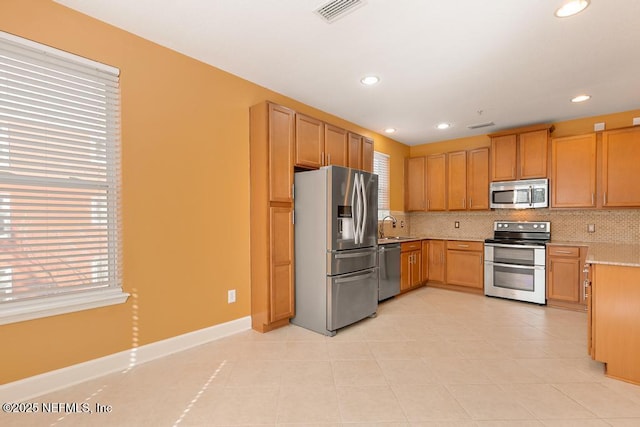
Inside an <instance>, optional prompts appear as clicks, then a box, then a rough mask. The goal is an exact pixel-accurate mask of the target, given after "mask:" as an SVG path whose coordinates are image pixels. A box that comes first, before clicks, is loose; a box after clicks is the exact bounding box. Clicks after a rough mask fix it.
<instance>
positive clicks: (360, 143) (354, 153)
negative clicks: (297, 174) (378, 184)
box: [293, 112, 373, 172]
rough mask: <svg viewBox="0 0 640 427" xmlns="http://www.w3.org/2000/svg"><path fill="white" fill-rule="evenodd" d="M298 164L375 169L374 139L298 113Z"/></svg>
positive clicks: (301, 165)
mask: <svg viewBox="0 0 640 427" xmlns="http://www.w3.org/2000/svg"><path fill="white" fill-rule="evenodd" d="M294 114H295V127H294V133H293V135H294V137H295V166H298V167H301V168H305V169H318V168H320V167H322V166H329V165H336V166H345V167H351V168H356V169H361V170H365V171H367V172H373V139H371V138H365V137H363V136H361V135H358V134H356V133H352V132H347V131H346V130H345V129H342V128H339V127H337V126H333V125H331V124H329V123H325V122H323V121H321V120H318V119H314V118H313V117H309V116H306V115H304V114H300V113H295V112H294Z"/></svg>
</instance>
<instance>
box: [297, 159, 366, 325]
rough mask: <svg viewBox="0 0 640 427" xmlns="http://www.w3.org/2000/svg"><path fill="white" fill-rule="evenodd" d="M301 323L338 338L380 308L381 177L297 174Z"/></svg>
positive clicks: (337, 170)
mask: <svg viewBox="0 0 640 427" xmlns="http://www.w3.org/2000/svg"><path fill="white" fill-rule="evenodd" d="M294 182H295V186H294V189H295V195H294V215H295V217H294V221H295V271H296V274H295V277H296V280H295V295H296V296H295V300H296V316H295V317H294V318H293V319H291V322H292V323H293V324H295V325H299V326H302V327H303V328H307V329H310V330H312V331H315V332H319V333H321V334H325V335H328V336H333V335H335V334H336V331H337V330H338V329H340V328H342V327H344V326H347V325H350V324H352V323H355V322H357V321H359V320H362V319H364V318H365V317H370V316H374V315H375V313H376V310H377V309H378V267H377V262H378V261H377V242H378V238H377V237H378V236H377V222H378V218H377V217H378V176H377V175H374V174H371V173H368V172H364V171H360V170H356V169H350V168H344V167H340V166H326V167H323V168H320V169H319V170H315V171H308V172H297V173H296V174H295V181H294Z"/></svg>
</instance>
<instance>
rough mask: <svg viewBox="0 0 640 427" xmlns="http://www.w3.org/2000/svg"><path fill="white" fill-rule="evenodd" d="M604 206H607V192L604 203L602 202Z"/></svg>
mask: <svg viewBox="0 0 640 427" xmlns="http://www.w3.org/2000/svg"><path fill="white" fill-rule="evenodd" d="M602 204H603V205H605V206H607V192H606V191H605V192H604V196H603V202H602Z"/></svg>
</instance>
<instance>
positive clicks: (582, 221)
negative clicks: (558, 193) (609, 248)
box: [385, 209, 640, 243]
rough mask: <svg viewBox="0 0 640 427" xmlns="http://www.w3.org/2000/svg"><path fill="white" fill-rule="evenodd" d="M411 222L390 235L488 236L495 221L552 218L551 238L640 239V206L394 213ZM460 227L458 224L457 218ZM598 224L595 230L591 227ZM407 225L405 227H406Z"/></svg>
mask: <svg viewBox="0 0 640 427" xmlns="http://www.w3.org/2000/svg"><path fill="white" fill-rule="evenodd" d="M394 216H396V218H399V217H400V216H402V217H403V218H405V219H406V221H407V222H408V224H409V227H408V230H407V232H406V233H400V232H396V230H397V229H396V230H392V229H391V225H390V221H388V220H387V221H386V223H385V230H387V228H389V235H393V236H402V235H411V236H428V237H435V238H460V239H486V238H489V237H491V236H492V235H493V223H494V221H500V220H509V221H550V222H551V238H552V240H554V241H567V242H618V243H638V242H640V209H620V210H614V209H608V210H604V209H602V210H589V209H575V210H574V209H571V210H558V209H524V210H511V209H496V210H492V211H483V212H442V213H436V212H412V213H408V214H405V213H397V215H396V213H394ZM456 221H458V222H459V223H460V228H455V222H456ZM589 224H594V225H595V232H594V233H589V232H588V231H587V228H588V225H589ZM404 230H405V229H402V231H404Z"/></svg>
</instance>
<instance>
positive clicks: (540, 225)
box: [493, 221, 551, 233]
mask: <svg viewBox="0 0 640 427" xmlns="http://www.w3.org/2000/svg"><path fill="white" fill-rule="evenodd" d="M493 230H494V231H516V232H518V231H524V232H529V233H531V232H533V233H536V232H537V233H550V232H551V222H549V221H535V222H534V221H496V222H495V223H494V224H493Z"/></svg>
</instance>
